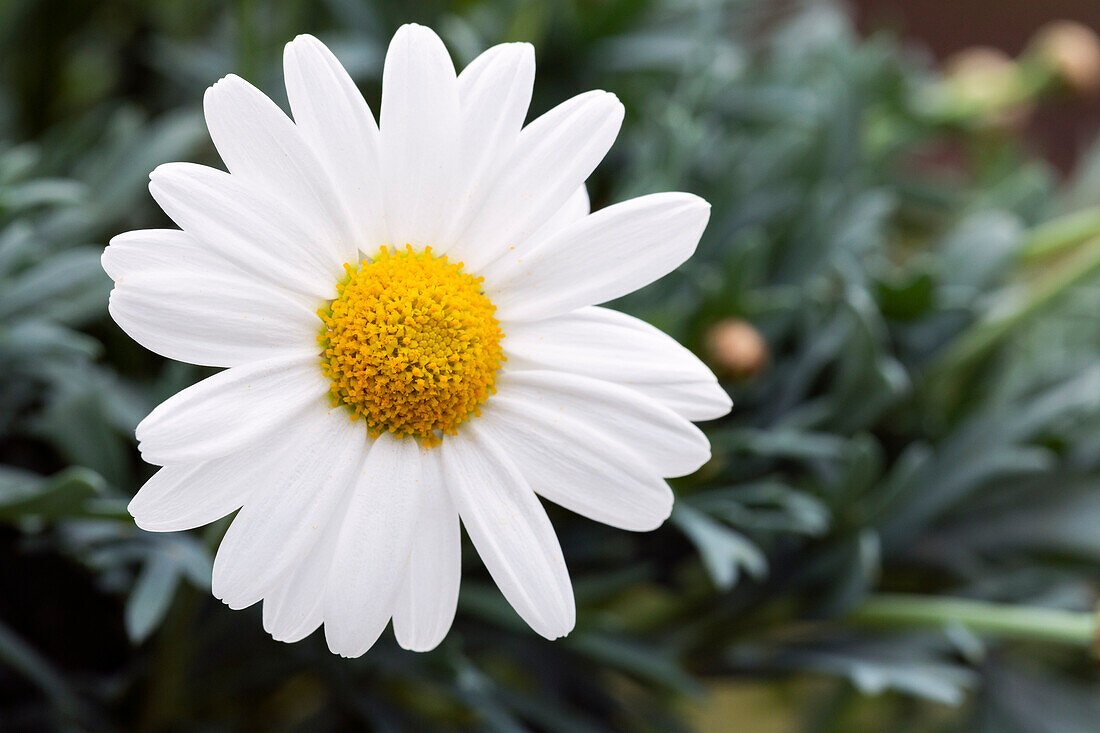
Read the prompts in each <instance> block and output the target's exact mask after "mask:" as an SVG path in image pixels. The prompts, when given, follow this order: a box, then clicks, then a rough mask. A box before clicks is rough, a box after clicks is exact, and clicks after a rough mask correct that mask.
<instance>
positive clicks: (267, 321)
mask: <svg viewBox="0 0 1100 733" xmlns="http://www.w3.org/2000/svg"><path fill="white" fill-rule="evenodd" d="M108 310H109V311H110V313H111V317H112V318H113V319H114V320H115V323H117V324H118V325H119V327H120V328H122V330H123V331H125V332H126V333H127V334H129V335H130V337H131V338H132V339H134V340H135V341H137V342H138V343H139V344H141V345H142V346H144V347H145V348H147V349H149V350H150V351H154V352H156V353H158V354H160V355H162V356H166V357H168V358H169V359H176V360H177V361H185V362H188V363H190V364H199V365H202V366H236V365H239V364H246V363H250V362H255V361H259V360H263V359H271V358H276V357H278V356H280V355H282V354H284V353H286V351H287V350H288V349H290V350H301V349H303V348H306V347H308V346H309V345H310V343H311V342H313V343H314V344H315V343H316V334H317V332H318V329H319V324H320V321H319V320H318V318H317V315H316V313H315V312H313V309H312V308H310V306H308V305H305V304H304V303H303V301H302V299H301V297H299V296H296V295H294V294H292V293H286V292H283V291H279V290H276V289H275V288H273V287H269V286H264V285H261V284H259V283H256V282H255V281H253V280H251V279H249V278H248V277H246V276H244V275H241V274H234V273H232V272H212V273H210V274H208V275H206V276H200V275H196V274H195V273H190V274H184V272H182V271H180V272H179V273H177V274H176V275H173V274H171V273H168V272H165V273H162V274H156V275H141V276H135V277H129V278H126V280H125V282H120V283H119V284H118V285H116V286H115V289H114V290H113V291H112V292H111V297H110V301H109V303H108Z"/></svg>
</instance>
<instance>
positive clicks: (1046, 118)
mask: <svg viewBox="0 0 1100 733" xmlns="http://www.w3.org/2000/svg"><path fill="white" fill-rule="evenodd" d="M941 5H942V6H943V7H942V8H941V7H940V6H941ZM994 5H995V6H996V7H995V10H991V8H993V7H994ZM1040 5H1042V6H1044V7H1047V6H1049V7H1048V8H1047V14H1046V15H1043V14H1042V13H1038V12H1037V11H1036V10H1035V8H1036V7H1038V6H1040ZM1055 9H1057V10H1058V11H1059V12H1062V13H1064V14H1069V15H1072V14H1073V13H1076V12H1078V11H1079V12H1080V15H1079V16H1078V17H1079V18H1080V19H1082V20H1086V21H1088V20H1090V18H1089V16H1088V15H1087V13H1092V14H1093V15H1094V16H1095V12H1096V11H1095V9H1094V8H1092V6H1091V5H1089V4H1088V3H1085V2H1082V3H1077V4H1075V3H1072V2H1059V3H1042V4H1040V3H1030V4H1029V3H1027V2H1003V3H997V4H993V3H990V2H968V1H966V0H960V1H959V2H956V3H945V4H939V3H925V2H914V3H905V2H893V3H890V2H870V1H867V2H862V3H859V4H858V7H847V6H842V5H839V4H834V3H830V2H824V1H822V2H817V1H812V0H782V1H769V0H552V1H546V2H533V1H530V2H524V1H522V0H455V1H454V2H445V1H444V0H439V2H432V3H423V4H411V3H405V2H400V1H399V0H387V1H385V2H383V1H381V0H371V1H369V2H366V1H364V2H360V1H358V0H297V1H292V2H280V3H266V2H261V1H260V0H238V1H237V2H232V3H223V2H213V1H198V0H162V1H160V2H148V3H144V2H139V1H138V0H131V1H130V2H123V1H121V0H119V1H115V2H94V1H92V0H83V1H81V0H0V730H2V731H51V730H74V731H111V730H145V731H153V730H173V731H204V732H205V731H236V730H242V731H298V730H303V731H310V732H311V733H313V732H320V731H335V730H348V729H377V730H389V731H403V730H436V729H438V730H470V729H474V730H495V731H518V730H540V731H561V732H563V733H564V732H569V733H573V732H575V731H600V730H625V731H675V730H696V729H697V730H703V731H765V732H769V733H770V732H775V733H780V732H785V731H891V732H893V731H913V732H917V731H989V732H990V733H993V732H997V733H1000V732H1002V731H1008V732H1012V731H1021V732H1023V731H1056V732H1059V733H1061V732H1063V731H1068V732H1070V733H1073V732H1074V731H1089V730H1097V729H1098V726H1100V684H1098V683H1100V673H1098V665H1100V657H1098V656H1097V649H1098V648H1100V647H1098V645H1097V621H1096V618H1097V614H1096V610H1097V602H1098V597H1100V360H1098V356H1100V147H1093V137H1094V136H1095V135H1096V134H1097V132H1098V128H1097V124H1096V121H1097V119H1098V116H1097V114H1096V109H1097V94H1100V91H1098V90H1100V47H1098V46H1097V45H1096V40H1095V38H1094V37H1093V36H1091V35H1090V32H1088V31H1087V30H1085V29H1082V28H1075V29H1074V28H1071V29H1068V30H1067V29H1066V28H1065V27H1062V29H1061V30H1060V31H1051V30H1050V29H1048V30H1047V32H1045V33H1040V32H1039V26H1040V25H1041V24H1042V23H1043V22H1045V21H1047V20H1049V19H1050V18H1051V17H1052V16H1051V15H1050V13H1053V12H1054V11H1055ZM937 13H942V15H937ZM409 20H417V21H420V22H424V23H428V24H430V25H432V26H433V27H434V28H435V29H437V30H438V31H439V33H440V34H441V35H442V36H443V38H444V40H445V41H446V42H447V44H448V46H449V48H450V49H451V52H452V54H453V56H454V59H455V62H456V64H458V65H460V66H461V65H464V64H466V63H467V62H468V61H469V60H470V59H471V58H473V56H475V55H476V54H477V53H478V52H479V51H481V50H482V49H484V48H485V47H487V46H488V45H491V44H493V43H497V42H499V41H504V40H527V41H531V42H533V43H534V44H535V46H536V50H537V61H538V77H537V81H536V87H535V97H534V102H533V105H532V115H534V114H537V113H541V112H542V111H545V110H546V109H548V108H549V107H551V106H552V105H554V104H556V103H557V102H559V101H561V100H563V99H564V98H566V97H568V96H571V95H573V94H576V93H578V92H581V91H583V90H586V89H590V88H603V89H608V90H611V91H614V92H615V93H616V94H618V95H619V96H620V98H621V99H622V100H623V102H624V103H625V105H626V108H627V118H626V122H625V124H624V127H623V132H622V134H621V136H620V138H619V141H618V142H617V144H616V145H615V147H614V149H613V150H612V152H611V154H610V156H609V157H608V159H607V160H606V161H605V162H604V164H603V165H602V166H601V167H600V168H599V170H598V171H597V172H596V174H595V175H594V176H593V178H592V179H591V180H590V181H589V187H590V191H591V193H592V199H593V204H594V206H595V207H601V206H604V205H606V204H608V203H610V202H614V201H617V200H621V199H623V198H627V197H630V196H635V195H639V194H643V193H649V192H654V191H661V190H675V189H680V190H686V191H692V192H695V193H698V194H700V195H702V196H704V197H705V198H707V199H708V200H709V201H710V202H711V203H712V205H713V215H712V218H711V223H710V227H709V229H708V231H707V233H706V234H705V236H704V238H703V241H702V243H701V244H700V247H699V251H698V254H697V255H696V257H695V258H694V259H692V260H691V261H689V262H688V263H687V264H685V265H684V266H683V267H682V268H681V269H680V270H679V271H677V272H676V273H674V274H672V275H670V276H668V277H667V278H665V279H663V280H662V281H660V282H659V283H656V284H655V285H653V286H650V287H649V288H647V289H645V290H644V291H642V292H641V293H638V294H635V295H633V296H631V297H628V298H625V299H623V300H621V301H619V302H617V303H615V304H614V305H615V307H617V308H620V309H622V310H625V311H628V312H630V313H633V314H635V315H638V316H640V317H642V318H644V319H646V320H648V321H650V322H651V323H654V324H655V325H657V326H659V327H661V328H662V329H664V330H666V331H667V332H669V333H671V334H672V335H674V336H675V337H676V338H677V339H679V340H680V341H681V342H682V343H684V344H685V345H687V346H689V347H690V348H692V349H694V350H696V351H697V353H699V354H701V355H703V356H705V358H707V359H708V360H710V362H711V363H712V364H713V365H714V368H715V370H716V371H717V372H718V373H719V374H720V375H721V378H722V380H723V384H724V385H725V386H727V387H728V389H729V390H730V392H731V394H732V395H733V399H734V403H735V407H734V411H733V413H732V414H731V415H730V416H729V417H727V418H725V419H722V420H719V421H715V422H713V423H710V424H707V425H705V426H704V428H705V429H706V431H707V432H708V434H709V436H710V439H711V441H712V444H713V448H714V459H713V461H712V462H711V463H710V464H708V465H707V466H705V467H704V468H703V469H702V470H700V471H699V473H697V474H696V475H694V476H691V477H687V478H684V479H678V480H675V481H674V482H673V484H674V488H675V490H676V492H677V497H678V499H677V506H676V510H675V512H674V514H673V516H672V518H671V519H670V520H669V521H668V522H667V523H666V524H665V525H664V526H663V527H662V528H661V529H659V530H658V531H656V532H653V533H649V534H641V535H639V534H631V533H627V532H622V531H618V530H614V529H611V528H608V527H604V526H602V525H598V524H595V523H592V522H589V521H587V520H583V519H579V518H577V517H574V516H572V515H569V514H568V513H566V512H565V511H563V510H560V509H558V508H556V507H552V506H551V507H549V510H550V512H551V518H552V520H553V521H554V524H555V527H556V528H557V531H558V534H559V536H560V538H561V543H562V546H563V549H564V552H565V555H566V559H567V561H568V563H569V566H570V570H571V573H572V577H573V581H574V585H575V588H576V594H577V601H578V606H579V608H578V623H577V628H576V630H575V631H574V632H573V633H572V634H571V635H570V636H569V637H568V638H566V639H564V640H561V641H558V642H554V643H551V642H547V641H545V640H543V639H541V638H539V637H537V636H536V635H535V634H534V633H533V632H531V631H529V630H528V629H527V628H526V626H525V625H524V624H523V623H522V622H521V621H520V620H519V619H518V617H517V616H516V615H515V614H514V613H513V612H512V610H511V609H510V608H509V607H508V606H507V604H506V603H505V602H504V600H503V598H502V597H501V596H500V594H499V592H498V591H497V590H496V588H495V587H494V586H493V585H492V583H491V581H490V580H489V578H488V576H487V574H486V573H485V571H484V569H483V568H482V567H481V565H480V562H479V561H478V558H477V556H476V554H475V553H474V552H473V550H472V548H470V547H468V546H467V547H466V548H465V550H464V575H463V586H462V595H461V599H460V604H459V611H458V617H457V619H456V622H455V625H454V628H453V630H452V631H451V634H450V635H449V636H448V638H447V639H446V641H445V642H444V643H443V644H442V645H441V646H440V647H439V648H438V649H437V650H436V651H434V652H432V653H430V654H423V655H417V654H413V653H409V652H404V651H402V650H400V649H398V648H397V646H396V644H395V643H394V642H393V640H392V635H390V634H389V633H388V632H387V634H386V635H385V636H384V637H383V639H382V640H381V641H380V642H379V643H378V644H377V645H376V647H375V648H374V649H372V650H371V651H370V652H369V653H368V654H367V655H366V656H365V657H363V658H361V659H358V660H352V661H348V660H343V659H340V658H337V657H335V656H333V655H331V654H330V653H329V652H328V651H327V650H326V648H325V645H324V641H323V638H322V634H319V633H317V634H314V635H313V636H311V637H310V638H309V639H307V640H305V641H304V642H301V643H298V644H295V645H285V644H280V643H278V642H274V641H272V640H271V639H270V638H269V637H268V636H267V635H266V634H265V633H264V632H263V630H262V626H261V621H260V614H259V609H258V608H252V609H249V610H246V611H243V612H233V611H230V610H228V609H227V608H225V607H224V606H222V605H221V604H220V603H219V602H218V601H216V600H215V599H213V598H212V597H211V596H210V593H209V577H210V568H211V558H212V552H213V550H214V549H215V548H216V546H217V542H218V539H219V537H220V535H221V533H222V532H223V531H224V529H225V527H226V524H225V523H224V522H222V523H218V524H215V525H213V526H210V527H208V528H204V529H200V530H196V531H193V532H188V533H179V534H164V535H161V534H156V535H155V534H148V533H144V532H142V531H140V530H138V529H136V527H135V526H134V525H133V523H132V521H131V520H130V518H129V517H128V515H127V514H126V512H125V506H126V503H127V500H128V497H130V496H131V495H132V494H133V493H134V492H135V491H136V490H137V488H138V487H139V486H140V485H141V483H142V481H143V480H144V479H145V478H147V477H148V475H149V474H150V467H148V466H146V465H144V464H142V462H141V461H140V460H139V459H138V456H137V453H136V451H135V448H134V440H133V428H134V426H135V424H136V423H137V421H138V420H139V419H140V418H141V417H143V416H144V415H145V414H146V413H147V412H148V411H149V410H150V409H151V407H152V406H153V405H155V404H156V403H157V402H159V401H160V400H162V399H164V398H166V397H167V396H169V395H171V394H172V393H174V392H175V391H177V390H179V389H180V388H182V387H184V386H186V385H188V384H190V383H192V382H194V381H195V380H197V379H199V378H201V377H203V376H205V375H206V373H207V372H206V371H204V370H202V369H199V368H195V367H190V366H187V365H182V364H178V363H172V362H167V361H165V360H164V359H161V358H159V357H157V356H155V355H153V354H151V353H149V352H147V351H145V350H144V349H142V348H141V347H139V346H137V345H136V344H135V343H133V342H132V341H131V340H130V339H129V338H128V337H126V336H125V334H123V333H122V332H121V331H120V330H119V329H118V328H117V327H116V326H115V325H114V324H113V323H112V322H111V321H110V320H109V319H108V318H107V314H106V298H107V293H108V290H109V281H108V279H107V278H106V276H105V275H104V274H103V273H102V272H101V270H100V268H99V264H98V262H99V254H100V252H101V251H102V248H103V247H104V246H105V244H106V242H107V241H108V239H109V238H110V237H111V236H112V235H114V234H116V233H119V232H121V231H125V230H128V229H134V228H144V227H158V226H167V225H169V223H168V221H167V219H166V218H165V217H164V216H163V215H162V214H161V213H160V212H159V211H158V210H157V209H156V208H155V206H154V205H153V203H152V201H151V199H150V197H149V196H148V193H147V191H146V183H147V176H148V173H149V171H150V170H151V169H152V168H154V167H155V166H156V165H158V164H160V163H162V162H166V161H173V160H194V161H199V162H204V163H208V164H213V165H220V163H219V162H218V161H217V158H216V156H215V154H214V151H213V148H212V146H211V144H210V141H209V138H208V137H207V135H206V132H205V129H204V126H203V122H202V117H201V100H202V93H203V90H204V89H205V88H206V87H207V86H208V85H209V84H211V83H212V82H214V81H215V80H216V79H218V78H219V77H221V76H223V75H225V74H227V73H230V72H233V73H238V74H240V75H242V76H244V77H245V78H247V79H248V80H250V81H252V82H253V83H255V84H257V85H258V86H259V87H260V88H261V89H263V90H264V91H265V92H267V93H268V94H270V95H271V96H273V97H274V98H275V99H276V100H277V101H280V103H285V97H284V93H283V90H282V80H281V52H282V46H283V44H284V43H286V42H287V41H288V40H290V39H291V38H293V37H294V35H296V34H297V33H301V32H311V33H314V34H316V35H318V36H319V37H320V38H321V39H322V40H324V41H325V42H326V43H328V44H329V45H330V46H331V48H332V49H333V50H334V51H335V52H336V54H337V55H338V56H339V57H340V58H341V60H342V61H343V62H344V63H345V65H346V66H347V67H348V69H349V71H350V72H351V73H352V75H353V76H354V77H355V78H356V80H357V81H358V82H359V84H360V87H361V88H362V90H363V91H364V93H365V94H366V96H367V99H368V101H369V102H370V103H371V106H372V108H374V109H375V110H377V101H378V98H379V92H380V90H379V78H380V73H381V66H380V65H381V61H382V58H383V54H384V51H385V45H386V43H387V41H388V39H389V37H390V35H391V34H392V32H393V31H394V29H395V28H396V27H397V26H398V25H400V24H401V23H402V22H406V21H409ZM1091 21H1092V22H1100V19H1098V18H1096V17H1093V18H1091ZM922 33H923V34H924V35H923V40H922ZM982 33H987V34H988V37H986V36H983V35H982ZM982 43H994V44H1000V45H1001V46H1002V47H1003V48H1004V50H1005V51H1006V52H1007V53H997V52H994V51H990V50H985V51H974V50H969V51H965V50H964V49H965V48H966V47H967V46H972V45H977V44H982ZM930 49H931V50H930ZM960 50H964V52H963V53H962V55H954V57H953V58H947V57H948V56H950V55H952V54H955V52H957V51H960Z"/></svg>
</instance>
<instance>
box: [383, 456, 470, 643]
mask: <svg viewBox="0 0 1100 733" xmlns="http://www.w3.org/2000/svg"><path fill="white" fill-rule="evenodd" d="M420 483H421V485H420V491H421V499H420V516H419V518H418V520H417V523H416V530H415V535H414V537H413V546H412V553H411V554H410V556H409V567H408V572H407V573H406V574H405V580H404V585H403V586H402V588H401V592H400V594H399V595H398V597H397V605H396V606H395V607H394V610H393V633H394V635H395V636H396V637H397V643H398V644H400V645H401V646H402V647H404V648H405V649H410V650H412V651H417V652H426V651H430V650H431V649H434V648H435V647H436V646H438V645H439V642H441V641H443V637H444V636H446V635H447V631H449V630H450V628H451V623H452V622H453V621H454V617H455V609H456V607H457V605H458V588H459V581H460V580H461V577H462V537H461V534H460V529H459V522H458V511H457V510H456V509H455V507H454V502H452V501H451V497H450V494H448V493H447V488H446V487H445V486H444V485H443V467H442V465H441V463H440V455H439V451H438V450H431V451H428V452H427V454H426V455H425V456H424V473H423V474H422V475H421V482H420Z"/></svg>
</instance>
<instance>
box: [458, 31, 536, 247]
mask: <svg viewBox="0 0 1100 733" xmlns="http://www.w3.org/2000/svg"><path fill="white" fill-rule="evenodd" d="M534 82H535V51H534V48H533V47H532V46H531V44H529V43H502V44H500V45H497V46H493V47H492V48H490V49H488V50H487V51H485V52H484V53H482V54H481V55H480V56H478V57H477V58H476V59H474V60H473V61H472V62H470V65H469V66H467V67H466V68H465V69H463V70H462V73H461V74H459V75H458V90H459V101H460V104H461V108H462V118H461V129H460V139H459V148H458V159H459V168H458V170H459V171H460V172H461V182H460V184H459V187H458V199H457V205H456V206H455V209H454V212H453V215H452V216H451V217H449V219H448V223H447V227H446V228H445V229H444V230H443V231H442V233H441V234H440V237H439V241H438V243H437V246H436V249H437V250H438V251H439V252H441V253H442V252H446V253H447V254H449V255H450V256H451V257H452V258H453V259H456V260H460V261H462V260H465V259H466V258H467V257H468V256H469V255H470V253H471V251H470V247H471V246H472V247H474V248H475V249H476V248H478V247H480V246H481V243H480V242H473V241H470V240H467V239H462V238H460V237H459V235H461V234H462V233H463V232H465V231H466V229H467V228H468V227H469V226H470V222H471V221H473V220H474V219H475V218H476V217H477V216H478V214H479V213H480V212H481V209H482V207H483V206H484V205H485V200H486V198H487V196H488V195H489V193H490V192H491V191H492V188H493V183H494V181H495V180H496V178H497V177H498V176H499V175H500V172H501V170H502V169H503V167H504V166H505V165H506V164H507V163H508V160H509V158H510V157H511V155H512V152H513V150H514V149H515V146H516V141H517V140H519V133H520V128H521V127H522V126H523V120H524V118H525V117H526V116H527V107H528V105H530V103H531V90H532V86H533V85H534Z"/></svg>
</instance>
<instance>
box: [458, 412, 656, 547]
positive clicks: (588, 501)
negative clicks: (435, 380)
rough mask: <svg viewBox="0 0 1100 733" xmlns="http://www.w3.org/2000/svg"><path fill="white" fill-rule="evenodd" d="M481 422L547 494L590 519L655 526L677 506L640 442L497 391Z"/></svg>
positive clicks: (624, 525) (621, 525)
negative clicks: (639, 451)
mask: <svg viewBox="0 0 1100 733" xmlns="http://www.w3.org/2000/svg"><path fill="white" fill-rule="evenodd" d="M478 425H479V426H480V427H481V429H482V430H483V431H484V432H485V433H486V434H487V435H489V436H491V437H492V438H493V440H495V441H496V442H497V444H498V445H500V446H501V447H502V448H503V449H504V451H505V452H506V453H507V454H508V455H509V456H510V457H511V458H512V460H513V461H514V462H515V464H516V466H518V467H519V469H520V471H521V472H522V473H523V475H524V477H525V478H526V479H527V480H528V481H529V482H530V483H531V488H533V489H534V490H535V491H536V492H537V493H538V494H539V495H541V496H543V497H545V498H546V499H549V500H550V501H552V502H554V503H555V504H559V505H561V506H563V507H565V508H566V509H569V510H570V511H574V512H577V513H578V514H582V515H584V516H586V517H588V518H589V519H593V520H595V521H597V522H603V523H604V524H609V525H611V526H613V527H619V528H620V529H628V530H635V531H649V530H651V529H655V528H657V527H658V526H660V524H661V523H662V522H664V521H665V520H666V519H667V518H668V515H669V512H671V511H672V490H671V489H669V487H668V484H667V483H665V481H664V479H662V478H661V477H660V476H659V475H657V473H656V472H655V471H654V470H653V469H652V468H650V467H648V466H646V465H645V462H644V461H643V460H641V457H640V456H638V454H637V453H636V452H635V450H634V448H632V447H631V446H630V445H628V444H627V443H625V442H624V441H622V440H621V439H618V438H617V437H616V436H611V435H608V434H606V433H603V432H601V431H600V430H598V429H596V428H595V427H593V426H592V425H590V424H588V423H586V422H584V421H583V420H576V419H573V418H572V417H570V416H569V415H567V414H563V413H558V412H551V411H549V410H548V409H547V408H546V406H545V405H542V404H538V403H533V402H530V401H525V400H523V399H521V398H515V397H508V396H507V395H506V394H497V395H495V396H494V397H493V398H492V399H491V400H490V401H489V402H488V403H487V404H486V405H485V406H484V407H483V408H482V415H481V417H480V418H478Z"/></svg>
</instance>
